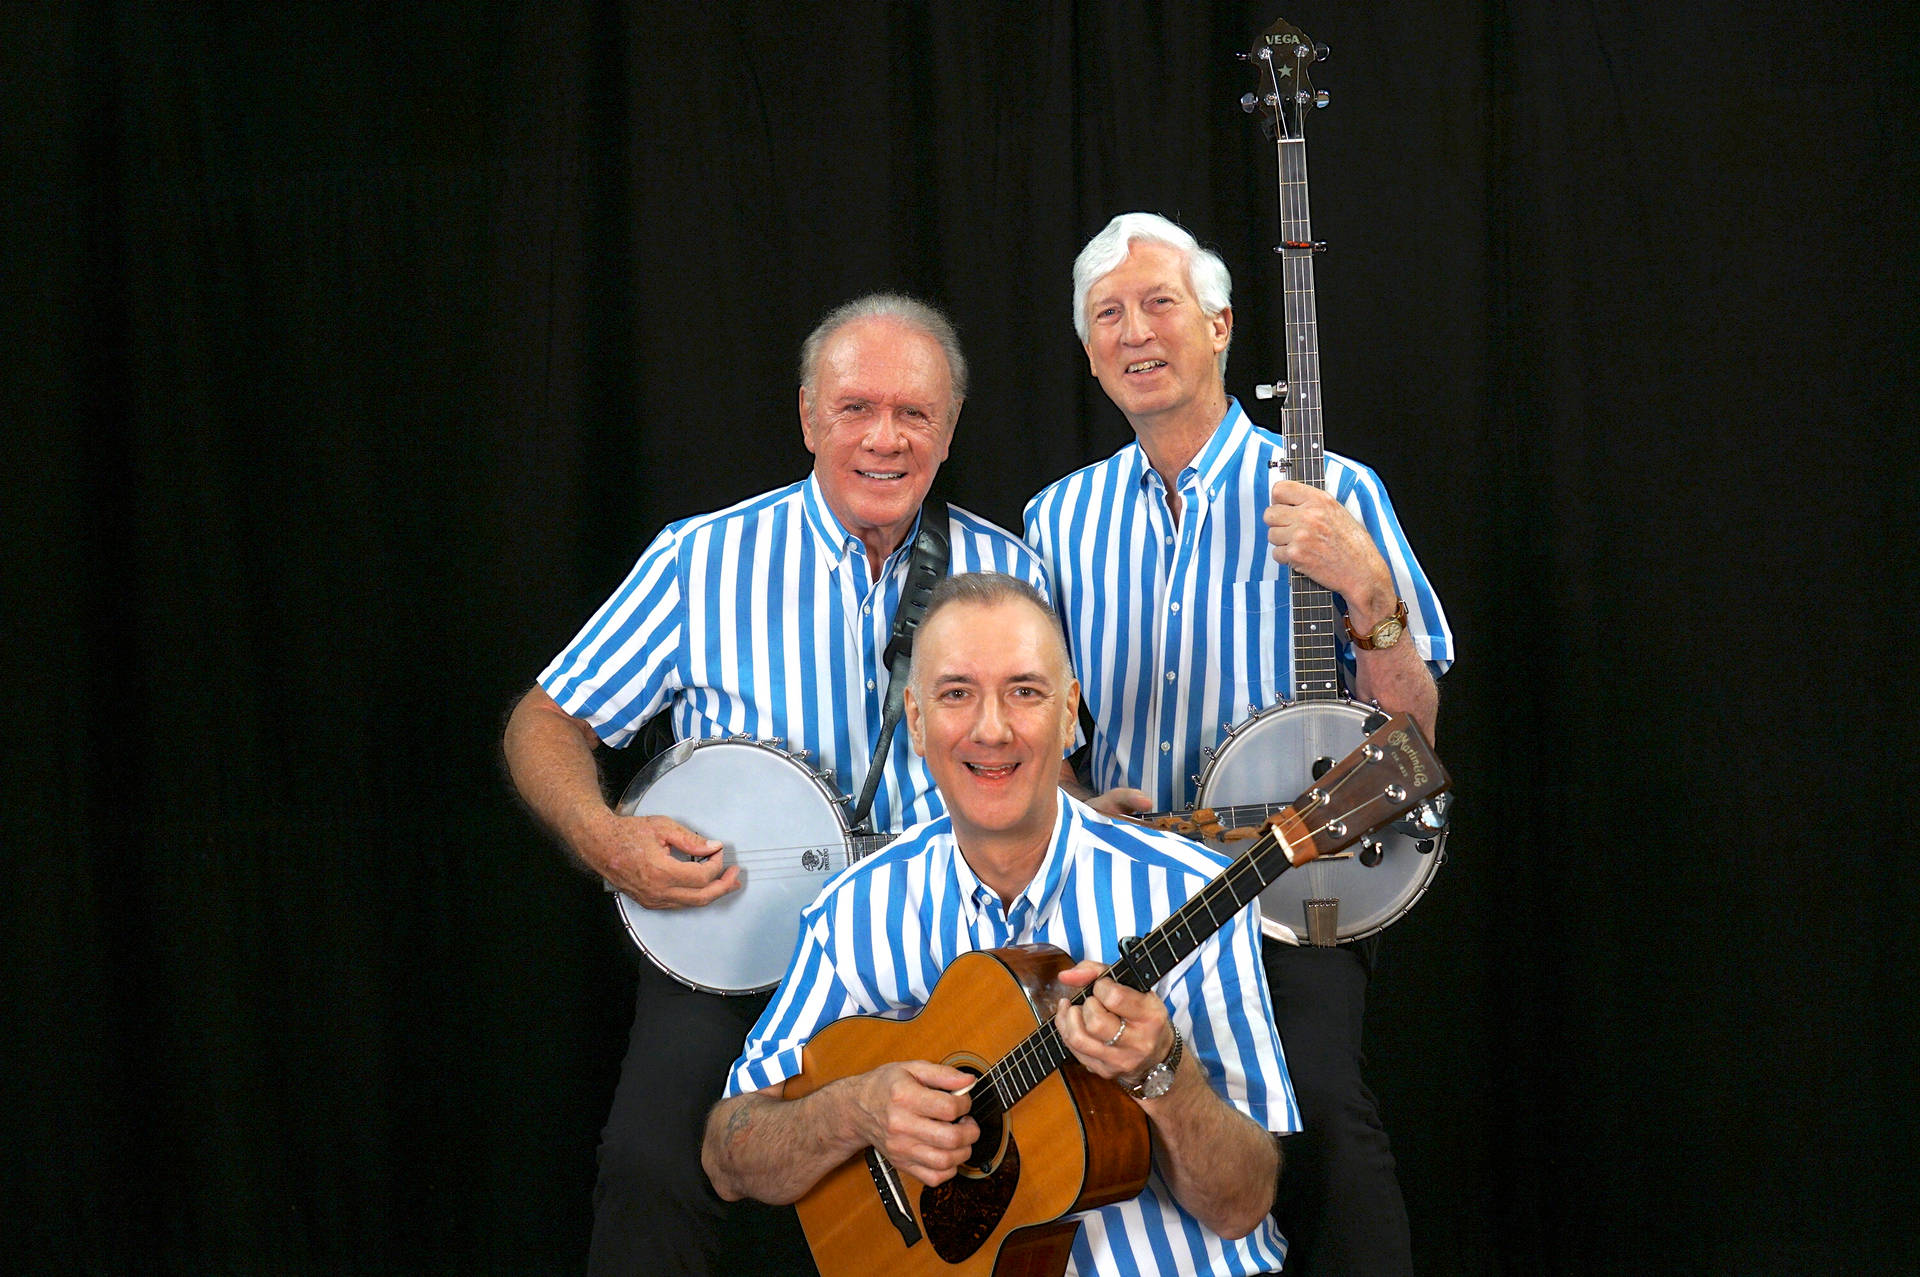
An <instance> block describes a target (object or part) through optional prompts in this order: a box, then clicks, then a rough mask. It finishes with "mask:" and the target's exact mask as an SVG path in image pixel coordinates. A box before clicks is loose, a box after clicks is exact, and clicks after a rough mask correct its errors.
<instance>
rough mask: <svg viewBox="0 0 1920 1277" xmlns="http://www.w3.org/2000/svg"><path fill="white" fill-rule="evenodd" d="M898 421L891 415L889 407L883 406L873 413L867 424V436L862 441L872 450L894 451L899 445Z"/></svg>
mask: <svg viewBox="0 0 1920 1277" xmlns="http://www.w3.org/2000/svg"><path fill="white" fill-rule="evenodd" d="M900 434H901V431H900V421H899V419H898V418H897V417H895V416H894V415H893V410H892V409H891V408H883V409H881V410H880V411H878V412H876V413H874V414H873V420H872V421H871V422H870V423H869V424H868V426H867V437H866V438H865V439H864V440H863V441H862V442H864V443H865V444H866V446H867V448H868V450H869V451H872V452H895V451H897V450H898V449H899V447H900Z"/></svg>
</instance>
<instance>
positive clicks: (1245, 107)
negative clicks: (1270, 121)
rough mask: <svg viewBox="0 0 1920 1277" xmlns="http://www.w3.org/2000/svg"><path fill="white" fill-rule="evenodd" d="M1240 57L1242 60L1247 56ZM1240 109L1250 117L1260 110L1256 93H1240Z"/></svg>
mask: <svg viewBox="0 0 1920 1277" xmlns="http://www.w3.org/2000/svg"><path fill="white" fill-rule="evenodd" d="M1240 56H1241V58H1243V59H1244V58H1245V57H1246V56H1247V55H1246V54H1244V53H1243V54H1241V55H1240ZM1240 109H1241V110H1242V111H1245V112H1246V113H1247V114H1248V115H1252V114H1253V113H1254V112H1255V111H1257V110H1259V109H1260V95H1259V94H1257V93H1242V94H1241V95H1240Z"/></svg>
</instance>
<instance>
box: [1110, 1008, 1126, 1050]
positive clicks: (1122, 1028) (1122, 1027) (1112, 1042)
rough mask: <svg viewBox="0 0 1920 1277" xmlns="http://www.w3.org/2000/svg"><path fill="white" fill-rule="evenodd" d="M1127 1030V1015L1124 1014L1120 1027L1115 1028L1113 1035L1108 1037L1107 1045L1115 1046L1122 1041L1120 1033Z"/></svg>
mask: <svg viewBox="0 0 1920 1277" xmlns="http://www.w3.org/2000/svg"><path fill="white" fill-rule="evenodd" d="M1126 1031H1127V1017H1125V1016H1124V1015H1123V1016H1121V1017H1120V1027H1119V1028H1117V1029H1115V1030H1114V1031H1113V1036H1112V1037H1110V1038H1108V1039H1107V1045H1108V1046H1114V1045H1116V1044H1118V1043H1119V1041H1120V1035H1121V1034H1122V1033H1125V1032H1126Z"/></svg>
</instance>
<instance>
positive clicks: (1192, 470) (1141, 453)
mask: <svg viewBox="0 0 1920 1277" xmlns="http://www.w3.org/2000/svg"><path fill="white" fill-rule="evenodd" d="M1252 433H1253V421H1252V419H1251V418H1249V417H1248V416H1247V414H1246V413H1245V412H1244V411H1242V410H1241V408H1240V401H1239V400H1238V399H1235V398H1234V397H1233V396H1232V395H1228V396H1227V412H1226V415H1225V416H1223V417H1221V418H1220V424H1219V425H1217V426H1215V427H1214V428H1213V434H1212V435H1210V436H1209V437H1208V439H1207V442H1206V445H1205V446H1204V447H1202V448H1201V449H1200V452H1199V454H1198V455H1197V456H1195V457H1194V459H1193V460H1192V461H1190V462H1188V463H1187V465H1186V468H1185V469H1183V470H1181V471H1180V474H1179V475H1178V476H1177V477H1178V486H1179V487H1180V488H1181V489H1185V488H1186V486H1187V479H1188V476H1189V475H1191V476H1194V477H1195V482H1196V483H1197V484H1198V486H1199V489H1200V491H1202V492H1206V493H1209V494H1211V493H1212V492H1213V491H1214V489H1215V488H1217V487H1218V486H1219V483H1220V479H1221V478H1222V477H1223V476H1224V475H1225V474H1226V471H1227V468H1228V467H1229V466H1231V465H1232V464H1233V463H1234V461H1235V460H1236V459H1237V458H1238V457H1239V455H1240V450H1241V448H1242V447H1243V446H1244V445H1245V444H1246V442H1247V439H1248V437H1249V436H1250V435H1252ZM1132 448H1133V455H1132V457H1131V458H1130V459H1129V460H1130V462H1131V464H1132V466H1133V482H1134V483H1136V484H1138V485H1139V486H1140V487H1142V488H1145V487H1147V486H1148V484H1149V478H1148V476H1150V475H1151V476H1157V475H1158V474H1159V472H1158V471H1156V470H1155V469H1154V468H1153V467H1152V466H1151V465H1150V464H1148V462H1147V451H1146V449H1145V448H1142V447H1141V446H1140V441H1139V440H1138V439H1136V440H1134V442H1133V444H1132Z"/></svg>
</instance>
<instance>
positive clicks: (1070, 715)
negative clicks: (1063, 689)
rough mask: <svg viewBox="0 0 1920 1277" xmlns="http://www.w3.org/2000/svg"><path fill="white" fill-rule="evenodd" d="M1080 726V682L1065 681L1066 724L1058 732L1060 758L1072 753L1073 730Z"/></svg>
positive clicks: (1075, 679) (1075, 680) (1077, 680)
mask: <svg viewBox="0 0 1920 1277" xmlns="http://www.w3.org/2000/svg"><path fill="white" fill-rule="evenodd" d="M1079 724H1080V680H1079V679H1077V678H1074V679H1068V680H1067V722H1066V726H1065V727H1063V728H1062V729H1061V732H1060V757H1062V758H1065V757H1066V756H1067V755H1068V754H1070V753H1072V752H1073V729H1074V728H1075V727H1077V726H1079Z"/></svg>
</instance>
